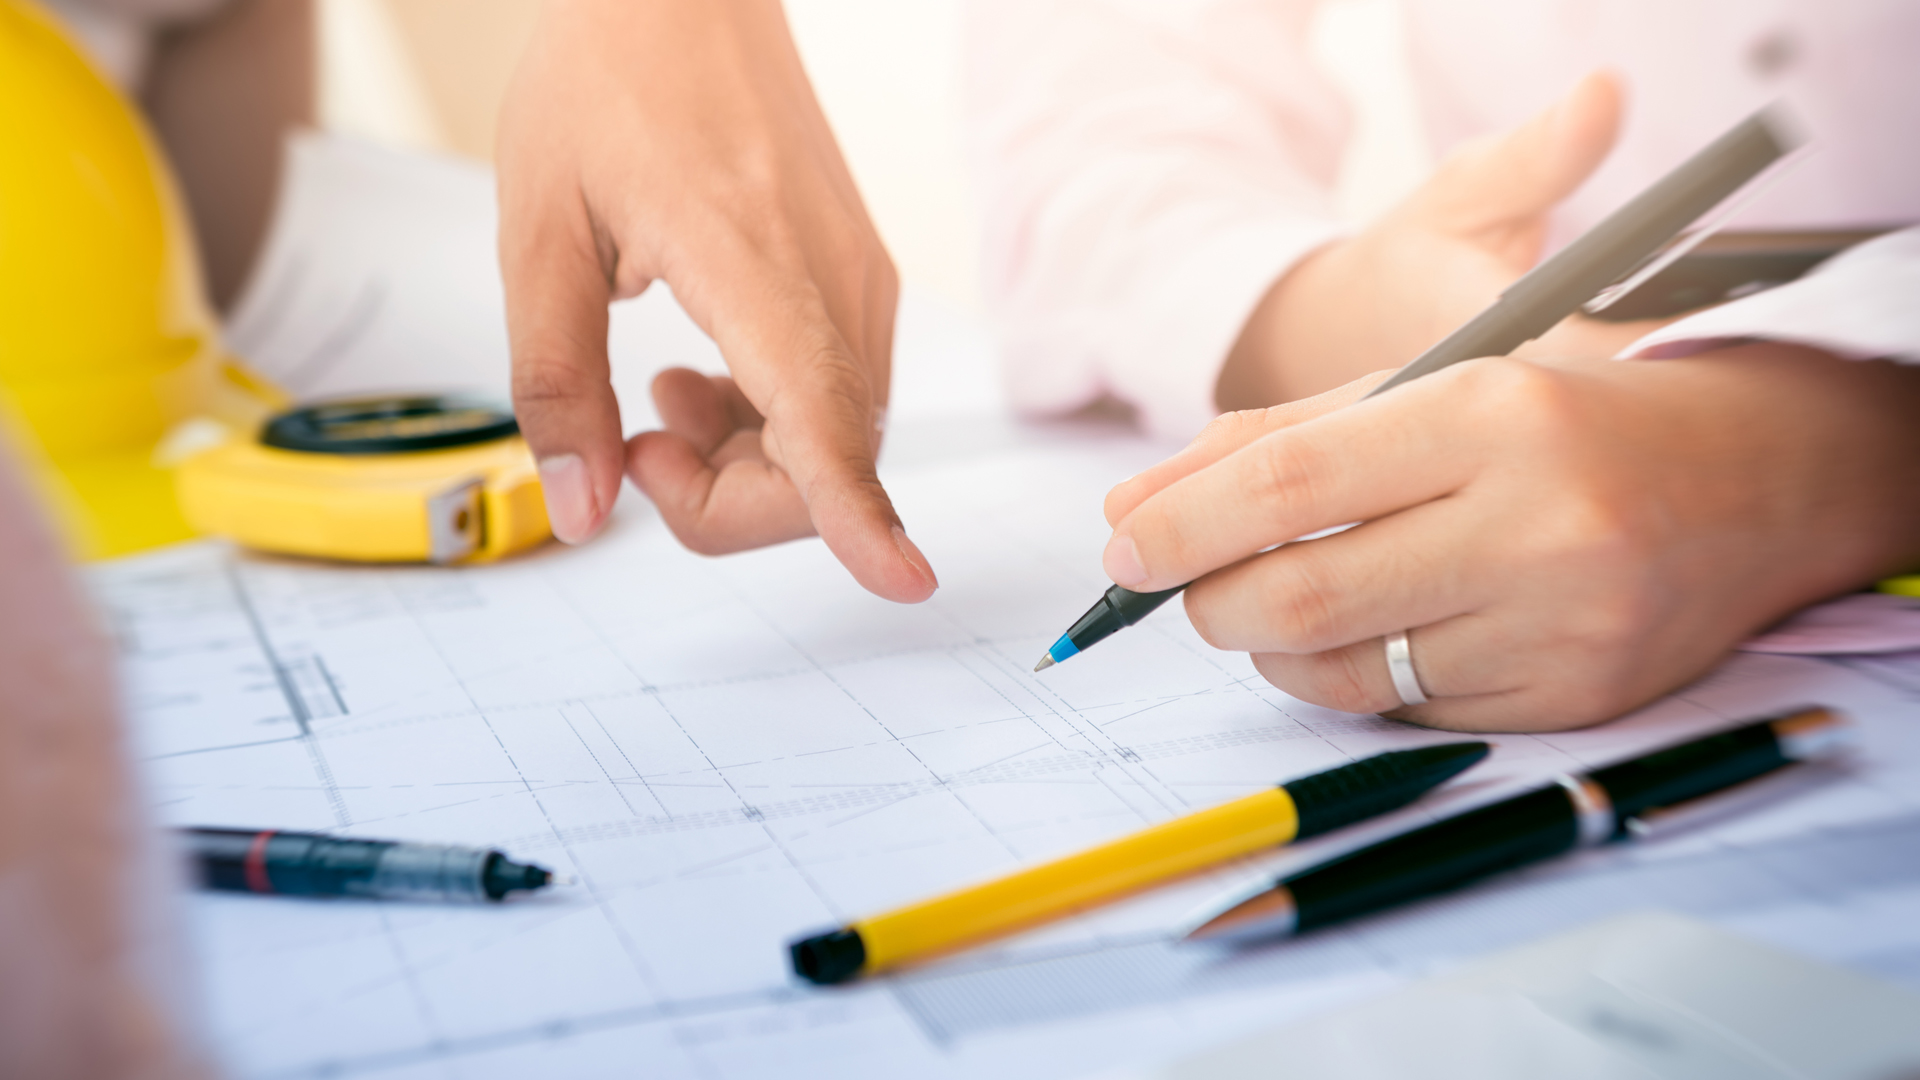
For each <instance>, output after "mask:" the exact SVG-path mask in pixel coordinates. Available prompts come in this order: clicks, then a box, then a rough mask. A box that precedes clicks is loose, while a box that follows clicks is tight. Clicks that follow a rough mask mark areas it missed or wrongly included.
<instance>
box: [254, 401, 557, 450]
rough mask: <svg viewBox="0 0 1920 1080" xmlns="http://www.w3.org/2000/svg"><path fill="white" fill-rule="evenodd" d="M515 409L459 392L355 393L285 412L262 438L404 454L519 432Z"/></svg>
mask: <svg viewBox="0 0 1920 1080" xmlns="http://www.w3.org/2000/svg"><path fill="white" fill-rule="evenodd" d="M519 431H520V424H519V422H518V421H516V420H514V418H513V412H512V411H511V410H509V409H507V408H504V407H502V406H500V405H497V404H495V403H493V402H491V401H487V400H485V399H483V398H476V397H468V396H466V395H460V394H418V395H410V396H390V397H368V398H355V399H353V400H350V401H329V402H323V403H321V404H319V405H308V406H305V407H303V408H298V409H293V410H291V411H289V412H284V413H281V414H280V415H278V416H276V417H274V418H273V419H271V420H269V421H267V426H266V429H265V430H263V431H262V432H261V433H260V441H261V442H262V443H263V444H265V445H267V446H271V447H274V448H276V449H279V450H299V451H303V452H305V453H310V454H405V453H409V452H412V451H417V450H444V449H447V448H448V447H453V446H470V445H472V444H474V443H483V442H492V441H493V440H495V439H504V438H506V437H507V436H509V435H516V434H518V433H519Z"/></svg>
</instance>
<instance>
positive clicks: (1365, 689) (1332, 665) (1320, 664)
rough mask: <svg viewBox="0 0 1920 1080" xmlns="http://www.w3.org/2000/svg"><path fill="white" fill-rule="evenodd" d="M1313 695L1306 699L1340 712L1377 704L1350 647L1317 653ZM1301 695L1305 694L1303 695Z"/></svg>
mask: <svg viewBox="0 0 1920 1080" xmlns="http://www.w3.org/2000/svg"><path fill="white" fill-rule="evenodd" d="M1314 661H1315V664H1314V673H1315V676H1316V678H1315V679H1314V686H1313V687H1312V688H1311V689H1312V690H1313V691H1314V694H1315V696H1313V697H1308V698H1307V700H1309V701H1312V702H1314V704H1316V705H1324V706H1326V707H1327V708H1329V709H1338V710H1340V711H1341V712H1352V713H1364V712H1372V711H1374V709H1376V708H1377V707H1378V706H1379V700H1378V695H1377V694H1375V693H1374V690H1373V687H1372V685H1371V683H1370V682H1369V681H1368V678H1367V673H1366V672H1365V671H1364V670H1363V669H1362V668H1361V665H1360V662H1359V657H1358V655H1357V654H1356V653H1355V652H1354V650H1352V649H1341V650H1338V651H1336V652H1330V653H1320V654H1319V655H1317V656H1315V657H1314ZM1302 696H1304V695H1302Z"/></svg>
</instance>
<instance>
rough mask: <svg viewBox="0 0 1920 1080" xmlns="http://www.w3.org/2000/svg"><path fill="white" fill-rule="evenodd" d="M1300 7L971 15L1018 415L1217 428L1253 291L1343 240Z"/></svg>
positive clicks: (992, 252)
mask: <svg viewBox="0 0 1920 1080" xmlns="http://www.w3.org/2000/svg"><path fill="white" fill-rule="evenodd" d="M1313 7H1314V5H1313V4H1312V3H1310V2H1307V0H1186V2H1180V0H973V2H972V3H971V5H970V7H969V18H968V27H967V32H968V43H967V49H968V56H967V69H966V78H967V84H968V85H967V101H968V111H969V116H968V120H969V126H970V129H971V135H972V137H973V142H974V150H975V155H976V161H977V163H978V169H979V172H980V176H981V180H982V185H981V190H982V192H983V195H984V198H985V217H986V240H985V272H986V278H987V281H986V292H987V299H988V304H989V306H990V308H991V311H992V314H993V316H994V320H995V323H996V327H997V330H998V333H999V337H1000V345H1001V357H1002V362H1003V364H1004V366H1005V369H1006V376H1007V377H1006V384H1007V386H1008V388H1009V391H1010V393H1011V395H1012V397H1013V402H1014V405H1015V407H1016V408H1019V409H1020V410H1022V411H1025V412H1029V413H1059V412H1065V411H1070V410H1072V409H1075V408H1078V407H1080V406H1083V405H1086V404H1088V403H1090V402H1092V401H1094V400H1096V399H1098V398H1100V397H1102V396H1103V395H1112V396H1114V397H1116V398H1119V399H1120V400H1122V401H1125V402H1127V403H1129V404H1131V405H1133V406H1134V407H1135V408H1136V409H1137V410H1138V411H1139V413H1140V415H1141V417H1142V418H1143V420H1144V421H1145V423H1146V424H1147V426H1148V428H1149V429H1150V430H1152V431H1154V432H1155V433H1157V434H1162V435H1167V436H1171V437H1178V438H1186V437H1189V436H1191V435H1193V434H1194V432H1196V431H1197V430H1198V429H1199V428H1200V427H1201V426H1203V425H1204V424H1205V423H1206V422H1207V420H1209V419H1210V418H1212V416H1213V415H1214V414H1215V412H1216V410H1215V408H1214V404H1213V390H1214V383H1215V381H1216V379H1217V377H1218V374H1219V370H1220V365H1221V363H1222V362H1223V361H1224V360H1225V359H1226V355H1227V352H1228V350H1229V349H1230V348H1231V347H1232V345H1233V342H1234V341H1235V339H1236V338H1237V337H1238V336H1239V333H1240V328H1241V326H1242V325H1243V324H1244V323H1245V321H1246V319H1247V317H1248V315H1250V314H1251V313H1252V310H1253V308H1254V306H1255V305H1256V304H1257V303H1258V302H1259V300H1260V298H1261V297H1262V296H1263V295H1265V293H1266V291H1267V288H1268V287H1269V286H1270V285H1271V284H1272V283H1273V282H1274V281H1275V280H1277V279H1278V278H1279V276H1280V275H1281V274H1282V273H1283V272H1284V271H1285V270H1286V269H1287V268H1288V267H1289V266H1291V265H1292V264H1293V263H1294V262H1295V261H1297V260H1298V259H1299V258H1301V257H1302V256H1303V255H1305V254H1307V253H1308V252H1310V251H1312V250H1313V249H1314V248H1317V247H1319V246H1320V245H1322V244H1324V243H1326V242H1327V241H1328V240H1329V239H1331V238H1333V237H1334V236H1335V235H1336V234H1337V233H1338V231H1339V225H1338V223H1337V222H1336V220H1335V218H1334V215H1333V212H1332V209H1331V200H1330V190H1329V189H1330V188H1331V185H1332V182H1333V177H1334V173H1335V170H1336V168H1337V166H1338V162H1339V155H1340V149H1341V147H1342V144H1343V143H1344V141H1345V138H1346V133H1347V115H1346V109H1345V105H1344V102H1343V101H1342V100H1341V99H1340V98H1339V97H1338V95H1337V94H1336V93H1335V92H1334V91H1333V89H1332V88H1331V86H1330V84H1328V83H1327V82H1326V81H1325V80H1324V79H1323V77H1322V76H1321V75H1320V73H1319V72H1318V71H1317V70H1316V69H1315V68H1314V65H1313V62H1312V60H1311V59H1310V57H1309V55H1308V52H1307V27H1308V22H1309V19H1310V16H1311V14H1312V9H1313Z"/></svg>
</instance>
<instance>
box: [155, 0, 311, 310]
mask: <svg viewBox="0 0 1920 1080" xmlns="http://www.w3.org/2000/svg"><path fill="white" fill-rule="evenodd" d="M316 48H317V42H316V40H315V34H314V11H313V3H312V0H239V2H236V3H233V4H231V5H229V6H228V7H227V8H225V9H224V10H222V11H221V12H219V13H218V14H216V15H214V16H213V17H212V18H209V19H206V20H204V21H202V22H198V23H191V24H186V25H183V26H179V27H176V28H174V29H171V30H169V31H167V32H166V33H165V34H164V35H163V36H162V38H161V40H160V43H159V47H158V48H157V49H156V51H155V54H154V57H153V63H152V66H151V67H150V69H149V72H148V76H147V80H146V88H145V93H144V95H143V96H144V98H145V104H146V107H147V112H148V115H149V116H150V118H151V119H152V121H153V125H154V129H155V131H156V133H157V134H158V135H159V137H160V141H161V143H162V144H164V145H165V147H166V151H167V156H168V158H169V159H170V161H171V162H172V164H173V168H174V173H175V175H176V176H178V177H179V179H180V184H181V187H182V188H183V189H184V191H183V194H184V196H185V198H186V202H187V206H188V209H189V210H190V211H191V212H192V214H193V222H194V228H195V232H196V234H197V235H198V238H199V241H200V256H201V259H202V261H203V263H204V265H205V270H206V275H207V285H208V293H209V296H210V298H211V299H212V300H213V302H214V303H215V304H216V305H217V306H219V307H222V308H224V307H226V306H227V305H228V304H230V303H231V302H232V301H233V299H234V297H235V295H236V294H237V293H238V292H239V290H240V287H241V286H242V285H243V284H244V283H245V281H246V275H247V272H248V271H249V270H250V269H251V268H252V266H253V259H254V256H255V255H256V254H257V252H258V249H259V246H260V243H261V242H262V241H263V240H264V239H265V238H266V230H267V225H268V223H269V221H270V220H271V217H272V214H273V203H274V198H275V195H276V193H277V191H278V188H279V182H280V150H281V143H282V141H283V139H284V137H285V136H286V133H287V132H289V131H291V130H294V129H297V128H301V127H307V126H311V125H312V124H313V123H314V122H315V116H316V112H315V110H316V99H317V86H316V79H317V76H318V62H317V56H316V52H315V50H316Z"/></svg>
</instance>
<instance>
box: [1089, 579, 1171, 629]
mask: <svg viewBox="0 0 1920 1080" xmlns="http://www.w3.org/2000/svg"><path fill="white" fill-rule="evenodd" d="M1185 589H1186V586H1185V585H1175V586H1174V587H1173V588H1171V589H1162V590H1160V591H1159V592H1144V593H1143V592H1134V591H1133V590H1132V589H1123V588H1121V587H1120V586H1118V585H1115V586H1114V587H1112V588H1110V589H1108V590H1107V597H1106V599H1107V603H1108V604H1110V605H1112V606H1113V612H1114V614H1115V615H1118V616H1119V617H1120V621H1121V622H1122V623H1125V624H1126V625H1128V626H1132V625H1133V624H1134V623H1137V622H1139V621H1140V620H1141V619H1144V618H1146V617H1147V616H1148V615H1151V614H1153V613H1154V611H1155V610H1157V609H1158V608H1159V607H1160V605H1161V604H1164V603H1166V602H1167V601H1169V600H1171V599H1173V598H1174V597H1175V596H1177V595H1179V594H1180V593H1181V592H1182V591H1184V590H1185Z"/></svg>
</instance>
